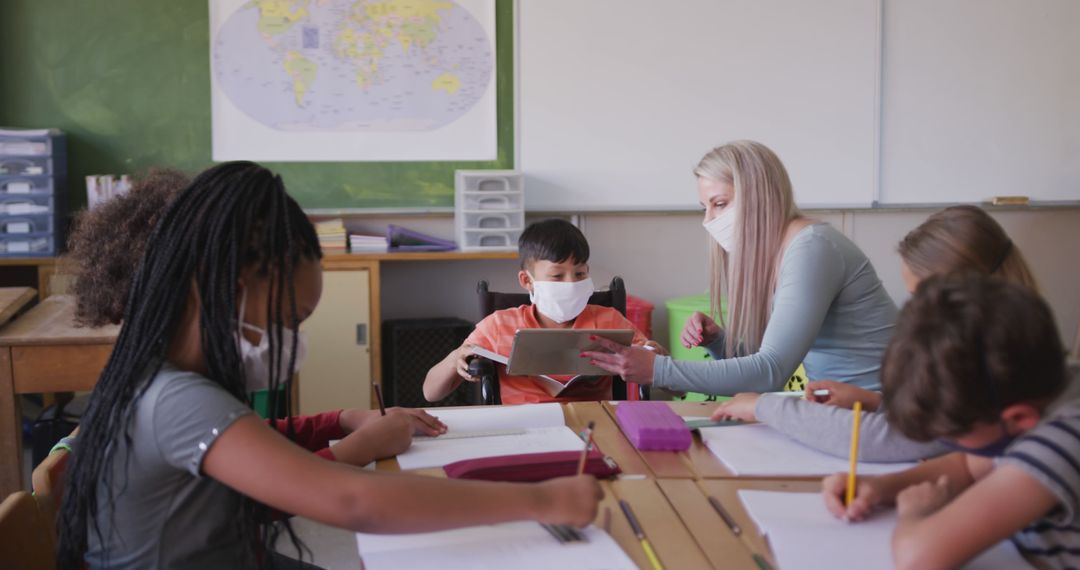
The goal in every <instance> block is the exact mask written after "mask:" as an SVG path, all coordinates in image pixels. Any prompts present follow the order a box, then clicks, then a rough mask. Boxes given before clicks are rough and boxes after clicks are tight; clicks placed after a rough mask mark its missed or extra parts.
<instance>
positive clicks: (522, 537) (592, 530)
mask: <svg viewBox="0 0 1080 570" xmlns="http://www.w3.org/2000/svg"><path fill="white" fill-rule="evenodd" d="M585 534H586V536H587V537H588V539H589V541H588V542H582V543H570V544H559V543H558V542H557V541H556V540H555V539H554V538H552V536H551V535H550V534H548V533H547V531H545V530H544V529H543V528H542V527H541V526H540V525H539V524H537V523H534V522H513V523H504V524H498V525H490V526H477V527H469V528H463V529H457V530H448V531H442V532H430V533H421V534H405V535H375V534H357V535H356V543H357V546H358V548H359V550H360V557H361V558H362V559H363V560H364V568H366V569H367V570H381V569H384V568H386V569H390V570H398V569H400V568H439V569H440V570H454V569H462V570H464V569H477V568H514V570H532V569H536V570H541V569H543V570H546V569H549V568H559V569H560V570H574V569H577V568H582V569H593V568H610V569H615V570H619V569H623V568H625V569H633V568H636V566H634V563H633V561H631V560H630V558H629V557H628V556H627V555H626V553H625V552H623V550H622V549H621V548H619V545H618V544H617V543H616V542H615V541H614V540H613V539H612V538H611V537H610V536H608V534H607V533H605V532H603V531H602V530H600V529H598V528H596V527H589V528H587V529H585Z"/></svg>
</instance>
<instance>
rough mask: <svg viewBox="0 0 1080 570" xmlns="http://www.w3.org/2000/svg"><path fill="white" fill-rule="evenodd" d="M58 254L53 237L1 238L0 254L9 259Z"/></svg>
mask: <svg viewBox="0 0 1080 570" xmlns="http://www.w3.org/2000/svg"><path fill="white" fill-rule="evenodd" d="M55 253H56V247H55V241H54V240H53V237H52V236H38V237H33V236H22V237H14V236H4V237H0V254H3V255H5V256H7V257H19V256H26V257H39V256H45V255H53V254H55Z"/></svg>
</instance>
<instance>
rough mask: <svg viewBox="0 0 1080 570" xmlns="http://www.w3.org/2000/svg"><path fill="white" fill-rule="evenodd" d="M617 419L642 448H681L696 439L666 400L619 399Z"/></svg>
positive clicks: (627, 435) (616, 411)
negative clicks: (622, 400) (621, 400)
mask: <svg viewBox="0 0 1080 570" xmlns="http://www.w3.org/2000/svg"><path fill="white" fill-rule="evenodd" d="M615 418H616V419H617V420H619V426H621V427H622V430H623V433H625V434H626V437H628V438H629V439H630V442H631V443H633V444H634V447H636V448H638V449H640V450H642V451H682V450H684V449H689V448H690V444H691V443H693V441H694V437H693V436H692V435H690V428H688V427H686V422H684V421H683V419H682V418H680V417H679V415H678V414H676V413H675V412H674V411H672V410H671V408H670V407H669V406H668V405H667V404H666V403H664V402H642V401H637V402H634V401H626V402H619V405H618V406H616V407H615Z"/></svg>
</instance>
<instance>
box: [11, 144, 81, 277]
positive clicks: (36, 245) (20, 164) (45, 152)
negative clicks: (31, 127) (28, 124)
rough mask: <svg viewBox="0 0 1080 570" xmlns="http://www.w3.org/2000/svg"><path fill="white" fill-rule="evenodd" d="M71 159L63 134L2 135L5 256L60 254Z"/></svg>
mask: <svg viewBox="0 0 1080 570" xmlns="http://www.w3.org/2000/svg"><path fill="white" fill-rule="evenodd" d="M65 157H66V142H65V138H64V136H63V134H62V133H60V132H59V131H55V130H50V131H48V133H46V134H43V133H40V132H34V133H30V132H27V133H14V134H12V133H5V134H2V135H0V257H44V256H52V255H56V254H57V253H58V247H57V246H58V244H57V242H58V240H59V239H60V237H59V236H58V234H57V227H58V226H59V224H58V222H57V216H59V215H61V214H62V198H63V193H62V192H61V191H62V190H64V189H65V186H64V181H65V173H66V172H67V162H66V159H65Z"/></svg>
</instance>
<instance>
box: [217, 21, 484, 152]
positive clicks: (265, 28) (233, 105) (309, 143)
mask: <svg viewBox="0 0 1080 570" xmlns="http://www.w3.org/2000/svg"><path fill="white" fill-rule="evenodd" d="M209 4H210V71H211V91H212V93H211V104H212V116H213V128H212V131H213V153H212V154H213V158H214V160H266V161H409V160H423V161H428V160H494V159H495V158H496V153H497V148H496V145H497V132H496V126H497V125H496V97H495V2H494V0H382V1H374V0H210V3H209Z"/></svg>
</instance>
